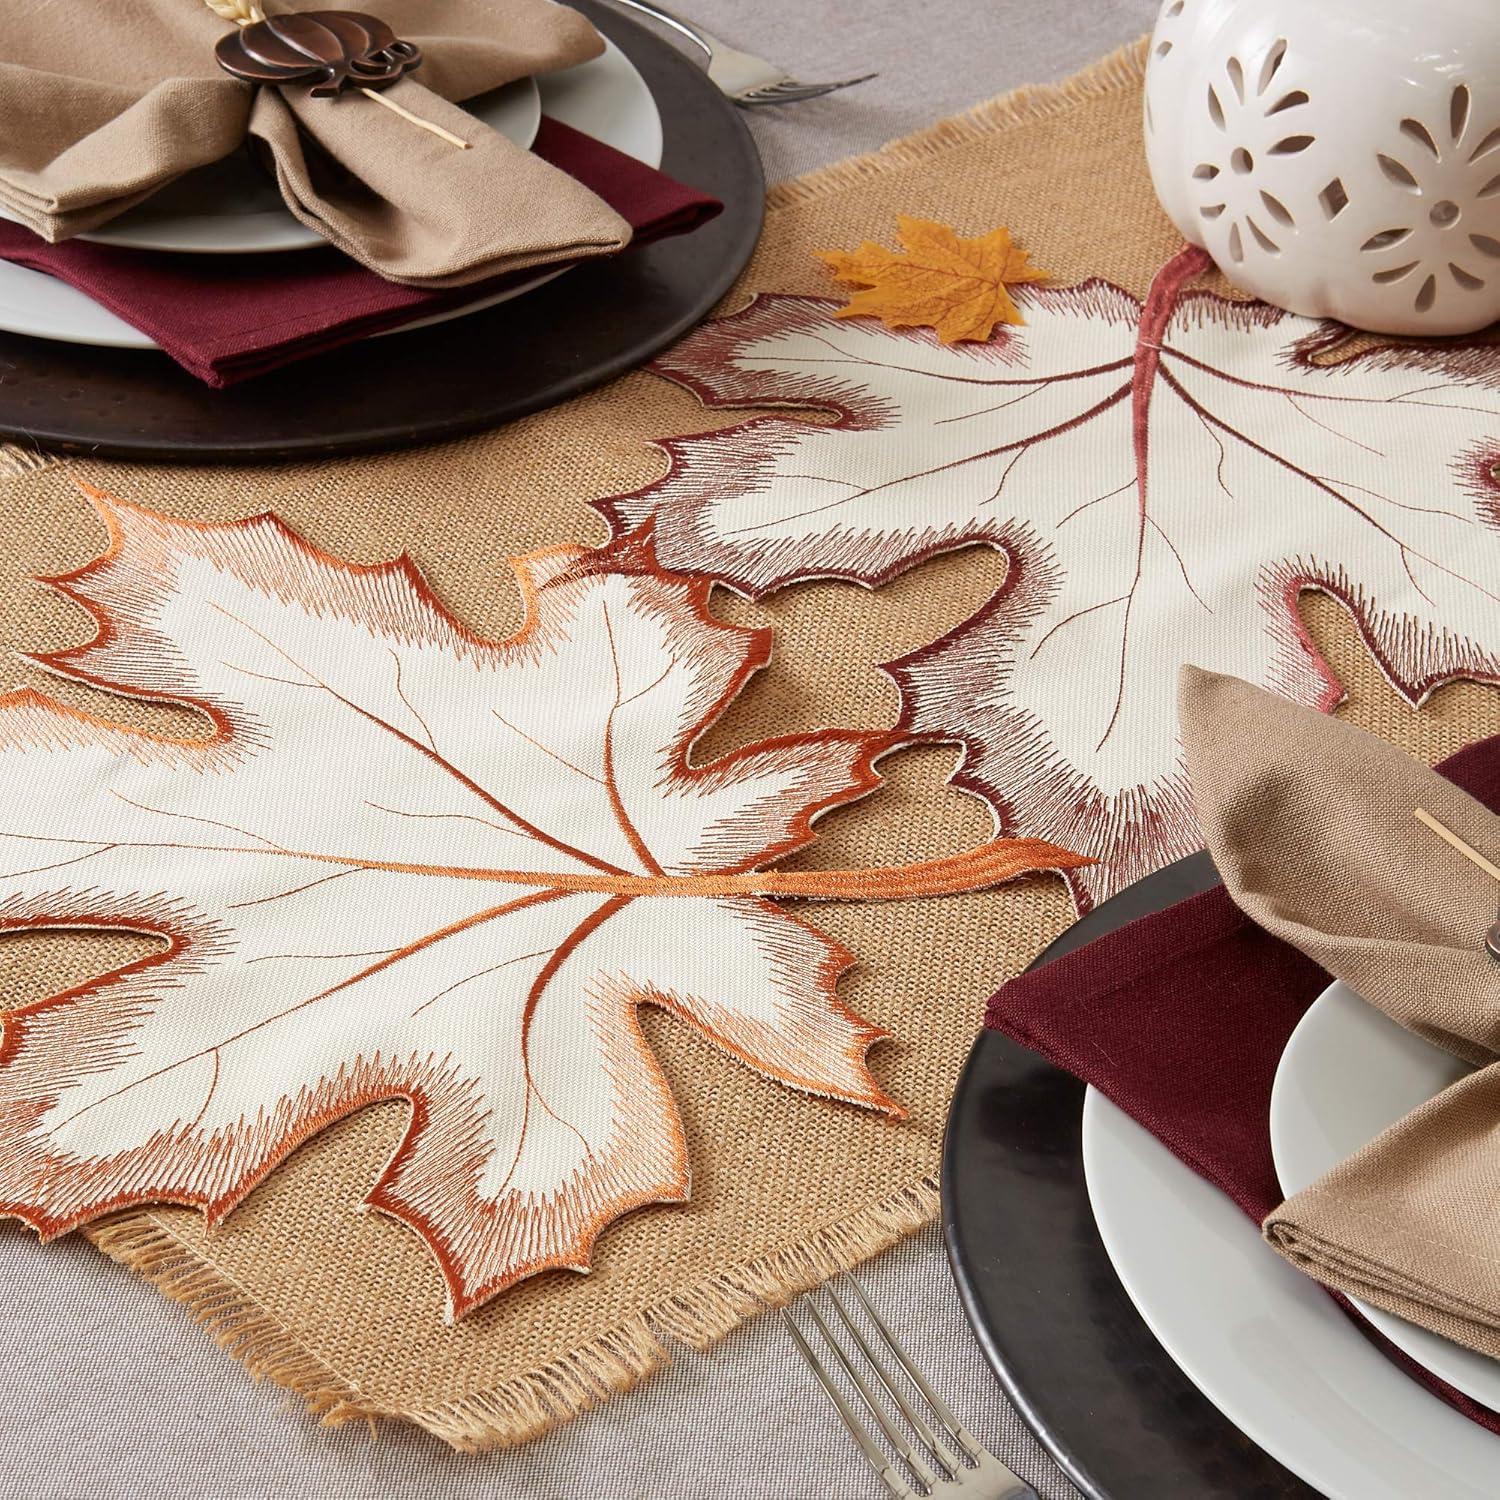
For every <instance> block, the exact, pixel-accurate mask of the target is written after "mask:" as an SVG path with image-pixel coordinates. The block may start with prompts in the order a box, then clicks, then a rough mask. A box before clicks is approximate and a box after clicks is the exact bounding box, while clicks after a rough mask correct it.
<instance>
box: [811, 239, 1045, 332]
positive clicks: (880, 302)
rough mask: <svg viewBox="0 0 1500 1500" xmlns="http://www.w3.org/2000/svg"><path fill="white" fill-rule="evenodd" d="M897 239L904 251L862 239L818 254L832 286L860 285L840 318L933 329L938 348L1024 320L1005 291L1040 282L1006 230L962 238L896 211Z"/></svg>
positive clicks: (1040, 275) (1040, 276)
mask: <svg viewBox="0 0 1500 1500" xmlns="http://www.w3.org/2000/svg"><path fill="white" fill-rule="evenodd" d="M896 235H897V238H898V239H899V240H900V241H901V244H902V246H903V249H902V250H900V251H896V250H887V249H886V247H885V246H884V245H877V244H876V243H875V242H874V241H873V240H866V241H865V242H864V244H862V245H861V246H860V247H859V249H858V250H854V251H847V250H820V251H818V252H817V253H818V256H819V258H820V259H821V260H822V261H823V262H824V263H825V264H826V265H827V266H828V268H829V270H830V271H832V272H833V274H834V277H835V278H836V279H837V280H839V281H844V282H847V283H848V284H849V285H850V286H856V287H861V288H863V290H861V291H857V292H856V293H855V294H854V295H853V296H852V297H851V298H850V299H849V303H848V305H847V306H846V307H842V308H840V309H839V312H838V316H839V317H841V318H861V317H874V318H879V319H880V320H881V321H882V322H883V323H884V324H885V326H886V327H887V328H934V329H936V330H937V336H938V338H939V339H941V340H942V342H943V343H945V344H956V343H958V342H960V341H961V340H971V341H975V342H979V343H983V342H984V340H986V339H988V338H989V336H990V335H991V334H992V333H993V332H994V331H995V325H996V324H997V323H1024V322H1025V321H1026V320H1025V319H1024V318H1023V317H1022V316H1021V312H1020V309H1019V308H1018V307H1017V306H1016V304H1015V303H1014V302H1013V301H1012V300H1011V296H1010V292H1009V291H1008V290H1007V287H1008V286H1015V285H1017V284H1019V283H1021V282H1027V281H1045V280H1046V279H1047V272H1045V271H1043V270H1041V269H1040V268H1039V267H1037V266H1033V265H1031V264H1030V263H1029V261H1028V257H1027V252H1026V251H1024V250H1019V249H1017V248H1016V246H1015V244H1014V242H1013V241H1012V240H1011V237H1010V230H1008V229H992V230H991V231H990V232H989V233H988V234H983V235H980V236H979V237H978V238H977V239H962V238H960V237H959V235H958V234H957V233H955V232H954V231H953V230H952V229H950V228H949V227H948V225H946V224H939V223H938V222H937V221H936V220H933V219H916V218H912V217H911V216H910V215H908V214H901V215H900V216H899V217H898V218H897V220H896Z"/></svg>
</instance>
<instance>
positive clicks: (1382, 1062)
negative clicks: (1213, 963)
mask: <svg viewBox="0 0 1500 1500" xmlns="http://www.w3.org/2000/svg"><path fill="white" fill-rule="evenodd" d="M1469 1071H1470V1069H1469V1066H1468V1064H1467V1063H1463V1062H1460V1061H1459V1059H1458V1058H1456V1057H1453V1056H1451V1055H1450V1054H1449V1053H1447V1052H1444V1051H1443V1050H1442V1048H1440V1047H1434V1046H1433V1045H1432V1043H1431V1042H1424V1041H1423V1040H1422V1038H1421V1037H1419V1036H1414V1035H1413V1034H1412V1033H1411V1032H1409V1031H1408V1030H1407V1029H1406V1028H1405V1027H1404V1026H1399V1025H1397V1023H1396V1022H1395V1021H1393V1020H1391V1018H1390V1017H1389V1016H1387V1015H1385V1014H1384V1013H1383V1012H1382V1011H1378V1010H1376V1009H1375V1007H1374V1006H1373V1005H1369V1004H1366V1002H1365V1001H1363V1000H1361V999H1360V997H1359V996H1358V995H1357V994H1355V992H1354V991H1353V990H1351V989H1350V988H1349V986H1348V985H1346V984H1332V985H1330V986H1329V987H1328V988H1327V989H1326V990H1324V991H1323V993H1322V994H1321V995H1319V996H1318V998H1317V999H1316V1000H1315V1001H1313V1003H1312V1005H1311V1006H1310V1007H1309V1008H1308V1011H1307V1014H1306V1015H1305V1016H1303V1017H1302V1019H1301V1020H1300V1021H1299V1022H1298V1023H1297V1029H1296V1030H1295V1031H1294V1032H1293V1033H1292V1034H1291V1036H1290V1037H1289V1038H1288V1039H1287V1044H1286V1050H1285V1051H1284V1052H1283V1053H1282V1054H1281V1062H1280V1063H1279V1064H1278V1065H1277V1068H1276V1083H1275V1085H1274V1087H1273V1088H1272V1090H1271V1154H1272V1156H1273V1157H1274V1158H1275V1160H1276V1176H1277V1178H1278V1179H1279V1181H1280V1183H1281V1190H1282V1192H1284V1193H1285V1194H1286V1195H1287V1196H1288V1197H1290V1196H1291V1195H1292V1194H1293V1193H1299V1192H1301V1191H1302V1189H1303V1188H1305V1187H1306V1186H1307V1185H1308V1184H1309V1183H1311V1182H1314V1181H1316V1180H1317V1179H1318V1178H1319V1177H1321V1176H1322V1175H1323V1174H1324V1173H1325V1172H1326V1171H1327V1170H1328V1169H1329V1168H1330V1167H1333V1166H1337V1165H1338V1163H1339V1162H1341V1161H1343V1159H1344V1158H1345V1157H1346V1156H1349V1155H1352V1154H1353V1153H1354V1152H1355V1151H1358V1150H1359V1148H1360V1147H1361V1146H1363V1145H1366V1144H1367V1143H1368V1142H1370V1141H1372V1140H1374V1139H1375V1137H1376V1136H1377V1135H1379V1134H1380V1132H1381V1131H1382V1130H1384V1129H1385V1128H1386V1126H1388V1125H1394V1124H1395V1123H1396V1121H1397V1120H1399V1119H1401V1118H1402V1116H1404V1115H1408V1114H1410V1113H1411V1111H1412V1110H1414V1109H1415V1108H1416V1107H1417V1106H1418V1105H1419V1104H1425V1103H1426V1101H1427V1100H1429V1099H1430V1098H1432V1096H1433V1095H1434V1094H1439V1093H1441V1092H1442V1091H1443V1090H1444V1089H1445V1088H1447V1087H1448V1085H1449V1084H1450V1083H1456V1082H1457V1081H1458V1080H1459V1079H1460V1078H1462V1077H1463V1076H1464V1075H1465V1074H1466V1073H1468V1072H1469ZM1350 1300H1351V1301H1352V1302H1353V1303H1354V1305H1355V1306H1356V1307H1357V1308H1359V1310H1360V1311H1361V1312H1362V1313H1363V1314H1364V1315H1365V1316H1366V1317H1367V1318H1368V1319H1369V1320H1370V1321H1371V1322H1372V1323H1373V1324H1374V1325H1375V1326H1376V1327H1377V1328H1378V1329H1379V1330H1380V1331H1381V1333H1383V1334H1384V1335H1385V1336H1386V1338H1388V1339H1389V1340H1390V1341H1391V1342H1392V1343H1393V1344H1395V1345H1396V1347H1397V1348H1398V1349H1402V1350H1404V1351H1405V1352H1406V1353H1407V1354H1409V1355H1410V1356H1411V1357H1412V1358H1413V1359H1414V1360H1416V1362H1417V1363H1418V1364H1419V1365H1423V1366H1425V1367H1426V1368H1427V1369H1429V1370H1431V1371H1432V1373H1433V1374H1434V1375H1436V1376H1438V1377H1439V1378H1440V1379H1443V1380H1446V1381H1447V1382H1448V1384H1449V1385H1451V1386H1456V1387H1457V1388H1458V1389H1459V1390H1461V1391H1462V1392H1463V1393H1464V1394H1465V1395H1466V1396H1472V1397H1473V1398H1474V1399H1475V1400H1476V1401H1478V1402H1480V1403H1481V1404H1482V1405H1484V1406H1488V1407H1489V1408H1490V1409H1491V1410H1492V1411H1500V1361H1496V1360H1493V1359H1490V1358H1488V1357H1486V1356H1485V1355H1483V1354H1480V1353H1478V1352H1477V1351H1475V1350H1473V1349H1466V1348H1464V1346H1463V1345H1462V1344H1455V1343H1453V1342H1452V1340H1451V1339H1445V1338H1443V1337H1442V1336H1441V1335H1439V1334H1436V1333H1431V1332H1429V1331H1428V1330H1427V1329H1425V1328H1418V1327H1417V1325H1416V1324H1415V1323H1408V1322H1407V1321H1406V1319H1405V1318H1398V1317H1397V1316H1396V1315H1395V1314H1394V1313H1389V1312H1385V1311H1383V1310H1382V1309H1381V1308H1378V1307H1371V1306H1370V1305H1369V1304H1368V1303H1366V1302H1363V1301H1361V1300H1360V1299H1359V1298H1357V1297H1355V1298H1351V1299H1350Z"/></svg>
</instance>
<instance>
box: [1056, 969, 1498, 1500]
mask: <svg viewBox="0 0 1500 1500" xmlns="http://www.w3.org/2000/svg"><path fill="white" fill-rule="evenodd" d="M1468 1071H1469V1070H1468V1068H1467V1067H1466V1065H1465V1064H1463V1063H1461V1062H1459V1061H1458V1060H1457V1059H1455V1058H1453V1057H1452V1056H1450V1055H1449V1054H1448V1053H1446V1052H1443V1051H1441V1050H1440V1049H1439V1048H1437V1047H1434V1046H1433V1045H1432V1044H1431V1043H1429V1042H1426V1041H1423V1040H1422V1039H1421V1038H1420V1037H1418V1036H1416V1035H1414V1034H1413V1033H1412V1032H1409V1031H1406V1030H1404V1029H1403V1028H1402V1027H1401V1026H1399V1025H1397V1023H1396V1022H1395V1021H1393V1020H1391V1019H1390V1018H1389V1017H1388V1016H1386V1015H1384V1014H1383V1013H1382V1012H1380V1011H1378V1010H1376V1009H1375V1007H1374V1006H1372V1005H1367V1004H1366V1003H1365V1002H1364V1001H1363V1000H1361V999H1360V998H1359V996H1358V995H1356V994H1355V993H1354V992H1353V991H1352V990H1351V989H1349V988H1348V986H1346V985H1343V984H1334V985H1332V986H1330V987H1329V989H1327V990H1326V991H1324V993H1323V994H1322V995H1321V996H1319V998H1318V999H1317V1000H1316V1001H1315V1002H1314V1003H1313V1004H1312V1006H1311V1007H1310V1008H1309V1009H1308V1011H1307V1013H1306V1015H1305V1016H1304V1017H1303V1018H1302V1020H1301V1022H1299V1024H1298V1026H1297V1029H1296V1030H1295V1031H1294V1032H1293V1033H1292V1035H1291V1038H1290V1040H1289V1041H1288V1042H1287V1046H1286V1050H1285V1051H1284V1052H1283V1053H1282V1057H1281V1062H1280V1065H1279V1066H1278V1068H1277V1072H1276V1082H1275V1087H1274V1089H1273V1091H1272V1095H1271V1118H1270V1130H1271V1147H1272V1153H1273V1155H1274V1158H1275V1162H1276V1173H1277V1177H1278V1179H1279V1181H1280V1184H1281V1188H1282V1191H1283V1192H1284V1193H1285V1194H1287V1195H1288V1196H1290V1195H1291V1194H1292V1193H1295V1192H1299V1191H1301V1189H1302V1188H1304V1187H1306V1186H1307V1185H1308V1184H1309V1183H1311V1182H1313V1181H1314V1180H1315V1179H1316V1178H1318V1177H1321V1176H1322V1175H1323V1173H1324V1172H1325V1171H1327V1170H1328V1169H1329V1168H1330V1167H1333V1166H1335V1165H1336V1164H1337V1163H1338V1162H1340V1161H1342V1160H1343V1159H1344V1158H1346V1157H1348V1156H1350V1155H1351V1154H1352V1153H1353V1152H1354V1151H1356V1150H1358V1149H1359V1148H1360V1147H1362V1146H1364V1145H1365V1144H1366V1143H1367V1142H1369V1141H1371V1140H1373V1139H1374V1137H1375V1136H1377V1135H1378V1134H1379V1133H1380V1132H1381V1131H1382V1130H1384V1129H1385V1128H1386V1127H1387V1126H1388V1125H1393V1124H1394V1123H1395V1122H1396V1121H1397V1120H1399V1119H1401V1118H1402V1117H1403V1116H1405V1115H1406V1114H1408V1113H1409V1112H1410V1111H1411V1110H1413V1109H1415V1108H1416V1107H1417V1106H1418V1105H1419V1104H1422V1103H1424V1102H1425V1101H1426V1100H1428V1099H1430V1098H1432V1097H1433V1096H1434V1095H1436V1094H1439V1093H1441V1092H1442V1091H1443V1090H1444V1089H1445V1088H1447V1087H1448V1085H1449V1084H1451V1083H1453V1082H1455V1081H1456V1080H1457V1079H1458V1078H1459V1077H1461V1076H1462V1075H1463V1074H1465V1073H1466V1072H1468ZM1083 1162H1084V1170H1085V1173H1086V1176H1087V1179H1088V1193H1089V1201H1090V1203H1091V1205H1092V1207H1093V1210H1094V1218H1095V1222H1096V1223H1097V1224H1098V1227H1099V1233H1100V1237H1101V1238H1102V1239H1103V1241H1104V1246H1105V1249H1106V1250H1107V1252H1108V1254H1109V1258H1110V1260H1111V1262H1112V1263H1113V1265H1114V1268H1115V1271H1116V1272H1117V1273H1118V1275H1119V1277H1120V1281H1121V1282H1122V1284H1123V1285H1124V1288H1125V1290H1126V1292H1127V1294H1128V1295H1129V1297H1130V1299H1131V1301H1132V1302H1134V1303H1135V1306H1136V1309H1137V1310H1138V1311H1139V1312H1140V1314H1141V1316H1142V1318H1144V1319H1145V1321H1146V1324H1147V1326H1148V1327H1149V1328H1150V1329H1151V1332H1152V1333H1153V1334H1154V1335H1155V1336H1156V1338H1157V1339H1158V1340H1159V1341H1160V1342H1161V1344H1162V1346H1163V1347H1164V1348H1165V1349H1166V1351H1167V1352H1168V1354H1170V1355H1171V1356H1172V1358H1173V1359H1174V1360H1175V1361H1176V1362H1177V1364H1178V1365H1180V1366H1181V1368H1182V1370H1183V1372H1184V1373H1185V1374H1186V1375H1187V1377H1188V1378H1189V1379H1190V1380H1191V1381H1192V1382H1193V1384H1194V1385H1196V1386H1197V1387H1198V1388H1199V1389H1200V1390H1201V1391H1202V1392H1203V1393H1204V1395H1206V1396H1207V1397H1208V1398H1209V1400H1211V1401H1212V1402H1213V1403H1214V1405H1215V1406H1217V1407H1218V1408H1219V1409H1220V1411H1222V1412H1223V1413H1224V1414H1225V1416H1227V1417H1228V1418H1229V1419H1230V1421H1232V1422H1233V1423H1234V1424H1235V1426H1237V1427H1238V1428H1239V1429H1240V1430H1241V1431H1242V1432H1244V1433H1245V1434H1246V1436H1248V1437H1249V1438H1250V1439H1251V1440H1252V1441H1253V1442H1255V1443H1257V1444H1258V1445H1259V1446H1260V1447H1262V1448H1264V1449H1265V1450H1266V1451H1267V1452H1268V1453H1270V1454H1271V1455H1272V1456H1273V1457H1275V1458H1277V1459H1279V1460H1280V1461H1281V1462H1282V1463H1283V1464H1285V1465H1286V1466H1287V1467H1288V1468H1289V1469H1291V1470H1293V1472H1295V1473H1297V1474H1299V1475H1300V1476H1301V1477H1302V1478H1304V1479H1306V1480H1307V1481H1308V1482H1309V1483H1310V1484H1312V1485H1314V1486H1316V1487H1317V1488H1318V1489H1319V1490H1322V1491H1324V1492H1325V1493H1326V1494H1329V1495H1339V1496H1350V1497H1354V1496H1357V1497H1359V1500H1413V1497H1415V1496H1419V1495H1420V1496H1434V1497H1436V1496H1439V1495H1441V1496H1444V1497H1445V1500H1485V1497H1489V1496H1493V1495H1495V1494H1496V1493H1497V1487H1500V1479H1497V1474H1500V1470H1497V1468H1496V1462H1497V1445H1496V1439H1495V1436H1494V1435H1493V1434H1492V1433H1490V1432H1487V1431H1485V1429H1484V1428H1482V1427H1480V1426H1479V1425H1478V1424H1476V1423H1474V1422H1471V1421H1470V1420H1469V1419H1468V1418H1467V1417H1465V1416H1463V1415H1462V1414H1461V1413H1460V1412H1458V1411H1456V1410H1455V1409H1454V1408H1453V1407H1451V1406H1448V1405H1447V1404H1446V1403H1444V1402H1443V1401H1440V1400H1439V1399H1438V1398H1437V1397H1436V1396H1433V1395H1431V1394H1429V1393H1428V1392H1427V1391H1425V1390H1423V1389H1422V1388H1421V1387H1420V1386H1418V1385H1417V1384H1416V1383H1415V1382H1413V1381H1412V1380H1411V1379H1410V1378H1409V1377H1408V1376H1407V1375H1406V1374H1405V1373H1404V1372H1403V1371H1402V1370H1401V1368H1400V1367H1399V1366H1398V1365H1396V1364H1395V1363H1393V1362H1392V1361H1391V1360H1390V1359H1389V1358H1387V1357H1386V1356H1385V1355H1384V1354H1382V1353H1381V1352H1380V1350H1379V1349H1378V1348H1376V1346H1375V1345H1374V1344H1372V1343H1371V1342H1370V1341H1369V1340H1368V1339H1366V1338H1365V1337H1364V1336H1363V1335H1362V1333H1361V1332H1360V1330H1359V1329H1358V1328H1357V1327H1356V1326H1355V1324H1354V1322H1352V1321H1351V1320H1350V1319H1349V1318H1348V1317H1346V1316H1345V1314H1344V1313H1343V1312H1342V1311H1340V1309H1339V1307H1338V1306H1337V1304H1336V1303H1335V1302H1334V1301H1333V1299H1332V1298H1331V1297H1329V1296H1328V1294H1327V1293H1326V1292H1325V1291H1324V1290H1323V1289H1322V1288H1321V1287H1320V1286H1318V1285H1317V1283H1316V1282H1314V1281H1312V1280H1310V1279H1309V1278H1308V1277H1306V1276H1304V1275H1302V1274H1301V1273H1300V1272H1299V1271H1297V1270H1295V1269H1294V1268H1293V1267H1292V1266H1291V1265H1289V1264H1288V1263H1287V1262H1286V1261H1284V1260H1283V1259H1281V1257H1280V1256H1278V1255H1277V1254H1276V1253H1275V1252H1274V1251H1273V1250H1272V1249H1271V1248H1270V1246H1269V1245H1266V1244H1265V1243H1264V1242H1263V1241H1262V1240H1261V1238H1260V1236H1259V1234H1258V1233H1257V1231H1256V1227H1255V1225H1254V1224H1252V1223H1251V1222H1250V1221H1249V1220H1248V1219H1246V1217H1245V1215H1244V1214H1243V1213H1242V1212H1241V1211H1240V1210H1239V1209H1238V1208H1237V1207H1236V1206H1235V1205H1234V1203H1233V1202H1231V1201H1230V1199H1229V1198H1228V1197H1226V1196H1225V1195H1224V1194H1223V1193H1221V1192H1220V1191H1219V1190H1218V1189H1217V1188H1215V1187H1214V1186H1212V1185H1211V1184H1210V1183H1208V1182H1207V1181H1205V1180H1204V1179H1203V1178H1201V1177H1199V1176H1198V1175H1197V1174H1196V1173H1194V1172H1193V1171H1192V1170H1191V1169H1190V1168H1189V1167H1187V1166H1185V1165H1184V1164H1183V1163H1182V1162H1181V1161H1179V1160H1178V1158H1177V1157H1175V1156H1174V1155H1173V1154H1172V1153H1171V1151H1170V1150H1168V1148H1167V1147H1166V1146H1164V1145H1163V1144H1162V1143H1161V1142H1160V1141H1158V1140H1157V1139H1156V1138H1155V1137H1154V1136H1153V1135H1151V1133H1150V1132H1149V1131H1147V1130H1146V1129H1145V1128H1144V1127H1142V1126H1141V1125H1138V1124H1137V1123H1136V1122H1135V1121H1134V1120H1132V1119H1131V1118H1130V1116H1129V1115H1127V1114H1125V1113H1124V1111H1122V1110H1120V1109H1118V1108H1117V1107H1116V1106H1115V1105H1113V1104H1111V1103H1110V1102H1109V1100H1107V1099H1106V1098H1105V1097H1104V1096H1103V1095H1102V1094H1100V1093H1099V1092H1098V1091H1097V1090H1095V1089H1093V1088H1090V1089H1089V1090H1088V1093H1087V1095H1086V1096H1085V1102H1084V1110H1083ZM1354 1306H1355V1307H1356V1308H1357V1309H1358V1310H1359V1312H1360V1314H1361V1315H1362V1316H1364V1317H1366V1318H1368V1319H1369V1321H1370V1323H1371V1324H1372V1325H1373V1326H1374V1327H1375V1328H1376V1329H1377V1330H1378V1331H1379V1332H1380V1333H1381V1334H1382V1335H1383V1336H1384V1337H1385V1338H1387V1339H1389V1340H1390V1342H1391V1343H1392V1344H1394V1345H1395V1346H1396V1347H1397V1348H1398V1349H1399V1350H1401V1351H1402V1352H1403V1353H1404V1354H1406V1355H1407V1356H1408V1357H1409V1358H1411V1359H1412V1360H1414V1361H1415V1362H1416V1363H1417V1364H1419V1365H1422V1366H1423V1367H1425V1368H1426V1369H1428V1370H1430V1371H1431V1372H1432V1373H1433V1374H1434V1375H1437V1376H1438V1377H1439V1378H1440V1379H1442V1380H1445V1381H1447V1382H1448V1384H1449V1385H1451V1386H1453V1387H1454V1388H1455V1389H1457V1390H1459V1391H1462V1392H1463V1393H1464V1394H1465V1395H1467V1396H1470V1397H1472V1398H1473V1399H1474V1400H1476V1401H1479V1402H1480V1403H1481V1404H1483V1405H1485V1406H1487V1407H1489V1408H1491V1409H1492V1410H1500V1363H1497V1362H1496V1361H1494V1360H1491V1359H1487V1358H1486V1357H1485V1356H1484V1355H1482V1354H1479V1353H1476V1352H1475V1351H1473V1350H1471V1349H1466V1348H1463V1347H1462V1346H1461V1345H1459V1344H1455V1343H1452V1342H1451V1341H1449V1340H1448V1339H1444V1338H1441V1337H1440V1336H1439V1335H1437V1334H1435V1333H1430V1332H1428V1331H1427V1330H1426V1329H1424V1328H1419V1327H1417V1326H1416V1325H1415V1324H1413V1323H1408V1322H1406V1321H1405V1320H1404V1319H1402V1318H1398V1317H1395V1316H1394V1315H1393V1314H1391V1313H1387V1312H1383V1311H1381V1310H1380V1309H1378V1308H1374V1307H1370V1306H1368V1305H1367V1304H1365V1303H1362V1302H1358V1301H1356V1302H1355V1303H1354Z"/></svg>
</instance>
